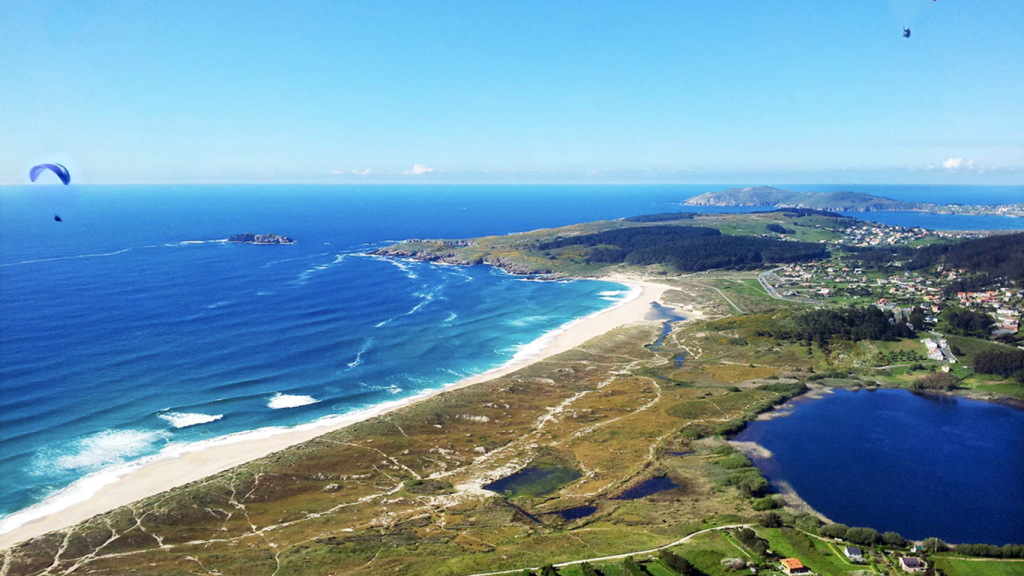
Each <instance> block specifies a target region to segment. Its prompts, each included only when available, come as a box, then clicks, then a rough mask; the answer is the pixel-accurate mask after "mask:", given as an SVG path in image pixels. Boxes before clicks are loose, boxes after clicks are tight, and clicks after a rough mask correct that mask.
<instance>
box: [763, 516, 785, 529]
mask: <svg viewBox="0 0 1024 576" xmlns="http://www.w3.org/2000/svg"><path fill="white" fill-rule="evenodd" d="M761 526H764V527H765V528H782V516H779V515H778V513H777V512H768V513H767V514H762V515H761Z"/></svg>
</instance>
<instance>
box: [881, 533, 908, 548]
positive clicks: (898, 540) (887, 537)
mask: <svg viewBox="0 0 1024 576" xmlns="http://www.w3.org/2000/svg"><path fill="white" fill-rule="evenodd" d="M882 542H884V543H885V545H886V546H892V547H893V548H903V547H904V546H906V545H907V541H906V540H904V539H903V536H900V535H899V533H898V532H886V533H885V534H882Z"/></svg>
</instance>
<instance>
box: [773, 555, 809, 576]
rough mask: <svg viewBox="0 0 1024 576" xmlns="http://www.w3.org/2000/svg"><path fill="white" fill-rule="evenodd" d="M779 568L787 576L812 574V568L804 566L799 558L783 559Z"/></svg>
mask: <svg viewBox="0 0 1024 576" xmlns="http://www.w3.org/2000/svg"><path fill="white" fill-rule="evenodd" d="M779 567H780V568H781V569H782V571H783V572H785V573H786V574H810V573H811V570H810V568H807V567H806V566H804V563H803V562H801V561H800V560H799V559H798V558H783V559H782V561H781V562H780V565H779Z"/></svg>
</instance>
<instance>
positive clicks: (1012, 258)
mask: <svg viewBox="0 0 1024 576" xmlns="http://www.w3.org/2000/svg"><path fill="white" fill-rule="evenodd" d="M908 252H909V251H907V250H904V253H908ZM912 254H913V257H912V258H911V261H910V265H909V268H911V269H914V270H919V269H922V268H928V267H931V266H937V265H942V266H943V267H945V268H946V269H954V270H968V271H970V272H972V273H975V274H987V275H989V276H990V277H992V278H1005V279H1007V280H1011V281H1014V282H1022V281H1024V233H1017V234H1006V235H1001V236H989V237H988V238H978V239H975V240H964V241H962V242H956V243H953V244H933V245H931V246H926V247H924V248H921V249H920V250H916V251H914V252H912Z"/></svg>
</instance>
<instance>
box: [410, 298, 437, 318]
mask: <svg viewBox="0 0 1024 576" xmlns="http://www.w3.org/2000/svg"><path fill="white" fill-rule="evenodd" d="M420 297H421V298H423V300H422V301H420V303H419V304H417V305H415V306H413V307H412V309H411V310H409V311H408V312H406V313H405V315H406V316H411V315H413V314H415V313H417V312H419V310H420V308H423V307H424V306H426V305H427V304H430V302H431V301H432V300H433V299H434V293H433V292H431V293H429V294H422V295H420Z"/></svg>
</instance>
